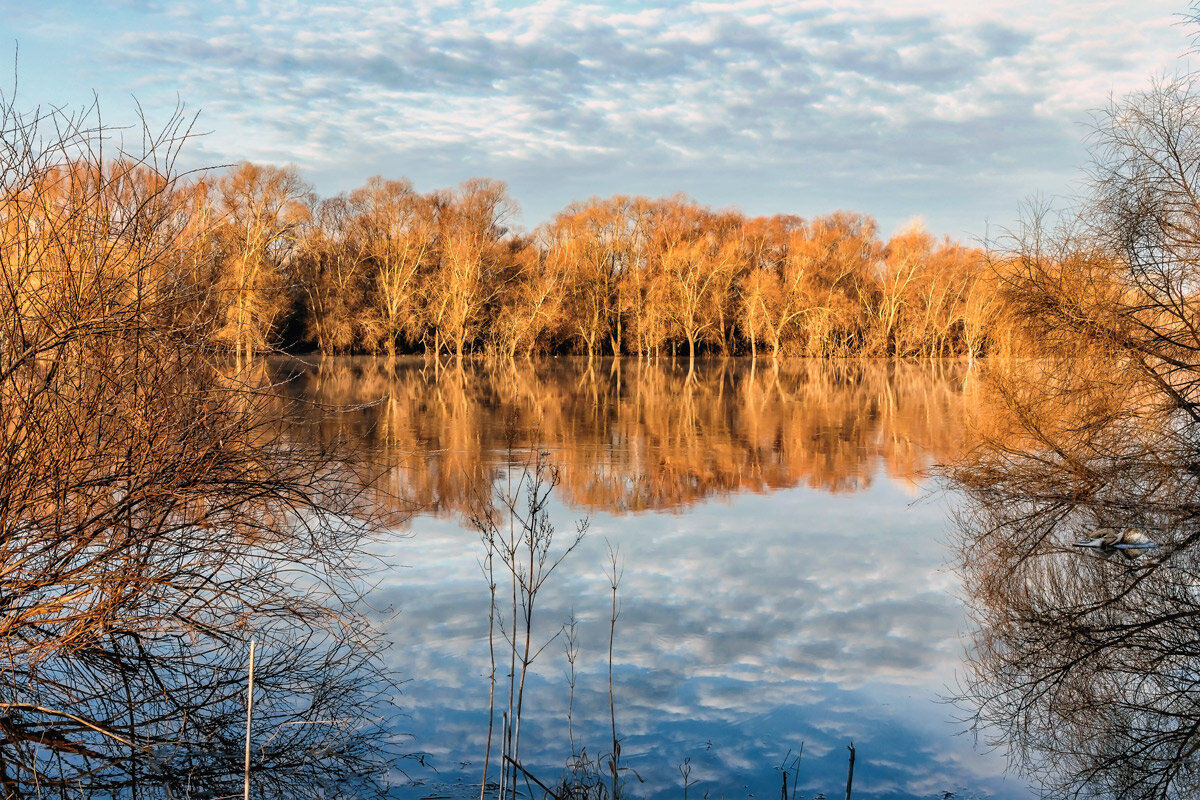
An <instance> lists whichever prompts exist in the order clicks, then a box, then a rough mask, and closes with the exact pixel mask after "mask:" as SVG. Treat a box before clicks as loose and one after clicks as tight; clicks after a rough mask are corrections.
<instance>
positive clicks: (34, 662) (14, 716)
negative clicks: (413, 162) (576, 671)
mask: <svg viewBox="0 0 1200 800" xmlns="http://www.w3.org/2000/svg"><path fill="white" fill-rule="evenodd" d="M97 119H98V115H97V114H94V113H93V114H83V115H81V116H79V117H76V118H67V117H64V116H62V115H60V114H57V113H51V114H49V115H46V116H43V115H40V114H36V113H35V114H28V115H25V114H21V113H19V112H18V111H16V110H14V108H13V107H12V106H11V104H9V103H7V102H4V103H0V132H2V134H3V149H2V150H0V642H2V643H3V676H4V677H3V679H2V680H0V789H2V794H3V796H4V797H6V798H9V797H13V798H15V797H22V796H42V793H43V792H46V793H53V794H60V793H61V794H62V796H67V795H70V796H79V797H85V796H94V795H102V796H114V795H116V794H117V793H118V792H122V791H129V792H131V794H132V796H134V797H137V796H139V795H143V794H144V795H147V796H166V797H173V796H190V793H191V792H192V791H193V789H200V790H203V791H204V792H206V793H212V794H213V795H220V794H223V795H233V794H234V793H235V792H239V790H240V787H241V785H242V779H243V774H242V773H243V764H242V748H243V742H244V737H245V736H246V730H245V725H246V722H245V721H246V710H245V709H246V705H245V704H246V654H247V649H248V648H247V645H248V644H249V642H250V640H251V639H255V640H257V642H258V652H259V654H260V655H259V659H258V665H257V668H256V688H255V695H256V697H255V706H256V708H255V718H254V728H253V730H252V731H251V739H252V741H253V742H254V743H255V744H256V745H257V746H256V748H255V752H254V758H253V759H252V763H251V766H250V770H251V779H252V781H253V783H254V784H255V786H256V796H264V797H269V796H287V795H289V794H292V793H294V792H295V791H306V790H307V789H308V788H310V787H311V786H312V785H313V784H314V782H322V783H325V782H328V784H329V786H330V792H331V796H334V795H338V794H339V792H340V791H343V790H344V791H346V792H347V793H354V792H357V791H360V790H361V791H365V792H368V793H369V792H371V791H373V790H377V789H379V788H380V787H379V785H378V777H379V774H380V773H379V770H380V767H381V762H380V761H379V759H378V758H377V756H378V753H379V751H378V750H377V749H376V742H375V741H374V740H373V734H374V733H376V731H374V730H373V728H374V726H373V725H372V724H371V723H370V722H369V719H368V718H367V717H365V715H367V714H369V712H370V709H371V708H372V707H373V706H374V704H375V702H376V699H377V697H376V693H377V692H378V691H379V690H386V689H387V688H388V684H387V682H386V681H382V680H381V678H380V675H379V673H378V671H377V670H376V669H375V667H374V664H375V659H376V657H377V655H376V653H375V651H374V646H375V643H374V636H373V634H372V632H371V630H370V628H369V626H368V625H367V624H366V621H365V618H364V617H362V616H361V615H360V614H359V612H357V611H355V610H354V607H353V605H352V601H353V600H354V597H355V596H354V594H353V587H354V585H355V580H356V570H357V569H358V568H359V567H360V566H361V565H362V562H361V559H360V558H359V555H360V553H359V549H358V548H359V543H360V542H361V541H362V537H363V536H364V535H365V534H366V533H368V532H369V526H368V524H367V520H366V517H365V516H362V515H360V513H359V512H360V511H361V508H360V507H359V506H358V505H357V503H356V499H357V497H358V494H359V491H360V488H361V484H360V483H359V482H358V481H357V480H356V478H355V474H354V472H353V471H351V470H350V469H349V466H348V465H347V464H345V463H342V462H339V461H336V460H334V459H332V458H331V457H330V456H329V455H328V454H327V453H323V452H321V451H319V450H317V449H315V448H310V447H308V446H306V445H303V444H300V443H297V442H295V441H292V440H289V439H286V438H285V437H284V435H283V431H282V428H281V426H280V424H279V412H280V409H281V405H280V404H281V399H280V398H278V397H276V396H273V395H272V394H271V393H269V392H267V391H264V390H263V389H262V386H263V383H262V381H261V378H260V377H258V376H256V375H255V374H254V373H250V372H244V371H237V370H230V369H229V368H228V365H226V364H224V363H222V360H223V359H222V360H218V359H217V358H216V357H215V356H214V353H217V352H219V351H220V350H221V349H222V348H223V346H224V344H225V343H227V342H228V343H230V345H231V346H232V348H233V349H234V350H235V351H236V352H237V353H238V354H239V355H241V356H244V355H245V354H246V353H248V352H252V351H253V350H255V349H256V348H258V347H259V346H260V345H261V344H262V343H263V342H264V341H266V340H267V339H268V338H269V336H270V331H271V328H272V324H273V323H274V320H275V319H276V318H277V316H278V314H279V313H280V312H279V309H280V308H281V305H280V301H279V300H278V298H279V297H280V295H281V291H282V289H283V288H284V287H285V285H286V282H285V279H284V278H283V277H282V275H283V272H282V271H283V270H284V269H286V268H287V266H288V263H289V262H288V257H289V252H285V246H286V243H287V240H288V237H289V236H290V235H291V231H292V230H293V226H294V224H295V220H297V219H299V218H300V214H301V212H302V210H303V208H302V206H300V205H297V204H296V202H295V199H296V193H297V190H298V186H299V184H298V183H297V182H296V180H295V177H294V174H293V173H291V172H288V171H273V170H263V169H260V168H253V167H248V166H243V167H239V168H238V169H236V170H235V171H234V172H232V173H231V174H230V175H229V176H228V177H227V178H226V179H223V180H221V181H218V182H217V183H216V184H215V185H213V186H209V185H207V184H204V183H199V182H188V181H185V180H180V179H179V178H178V176H176V175H175V173H174V172H173V168H172V162H173V160H174V157H175V155H176V152H177V150H178V148H179V146H180V145H181V143H182V142H183V141H185V140H186V138H187V133H186V125H185V123H186V120H183V119H181V118H179V117H176V118H175V119H174V120H173V121H172V124H171V125H170V126H169V127H168V128H167V129H165V130H164V131H163V132H162V133H161V134H159V135H158V136H157V137H155V136H151V135H150V134H149V132H147V133H146V136H147V138H146V139H144V140H143V146H144V149H139V150H138V151H136V152H133V153H128V152H124V151H120V150H118V149H116V148H117V147H118V145H117V144H116V143H114V141H113V136H114V134H115V132H114V131H111V130H105V129H102V128H100V127H99V125H98V122H95V120H97ZM106 149H108V150H109V152H105V150H106ZM210 203H215V205H211V204H210ZM202 253H208V254H211V255H212V257H211V258H209V257H207V256H206V257H201V256H200V255H199V254H202ZM267 773H270V775H271V778H270V780H269V781H268V780H266V779H265V778H264V777H263V776H264V775H266V774H267ZM299 787H304V790H301V789H299Z"/></svg>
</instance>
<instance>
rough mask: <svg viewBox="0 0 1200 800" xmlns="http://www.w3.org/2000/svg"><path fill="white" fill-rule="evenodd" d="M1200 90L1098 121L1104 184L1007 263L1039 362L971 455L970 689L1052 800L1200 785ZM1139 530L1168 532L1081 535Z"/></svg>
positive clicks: (1008, 299)
mask: <svg viewBox="0 0 1200 800" xmlns="http://www.w3.org/2000/svg"><path fill="white" fill-rule="evenodd" d="M1197 108H1200V85H1198V84H1197V80H1196V78H1195V77H1188V78H1184V79H1181V80H1179V81H1175V82H1168V83H1163V84H1160V85H1157V86H1155V87H1154V88H1153V89H1152V90H1150V91H1148V92H1145V93H1142V94H1139V95H1134V96H1132V97H1130V98H1127V99H1126V100H1124V101H1121V102H1118V103H1115V104H1114V105H1113V106H1112V107H1111V108H1110V109H1108V111H1107V113H1106V114H1104V115H1103V116H1102V117H1101V119H1100V124H1099V125H1098V128H1097V132H1096V138H1095V140H1094V144H1095V151H1094V155H1095V160H1094V163H1093V165H1092V174H1093V180H1094V182H1093V186H1092V190H1093V193H1092V196H1091V197H1090V198H1088V200H1087V201H1086V202H1085V203H1084V204H1083V205H1082V206H1081V207H1080V208H1079V209H1078V211H1077V213H1075V214H1073V215H1071V216H1068V217H1064V218H1062V219H1061V220H1059V221H1058V222H1057V224H1054V222H1053V221H1052V220H1051V218H1050V217H1049V215H1048V214H1046V213H1045V212H1044V211H1042V210H1035V213H1034V214H1033V216H1032V217H1031V218H1030V220H1029V221H1028V222H1027V224H1026V225H1025V226H1024V227H1023V228H1022V229H1021V230H1019V231H1018V232H1017V234H1016V235H1015V237H1014V238H1013V240H1012V241H1011V243H1010V245H1011V246H1010V248H1009V253H1008V254H1007V258H1006V259H1005V260H1004V262H1003V268H1004V271H1005V274H1006V275H1007V276H1008V284H1007V289H1006V291H1005V293H1004V295H1003V297H1002V299H1003V301H1004V302H1005V303H1006V305H1007V307H1008V308H1009V309H1010V312H1011V313H1013V314H1014V315H1015V317H1016V319H1017V321H1018V323H1019V324H1020V325H1022V326H1024V327H1026V328H1027V329H1028V330H1029V331H1030V332H1031V333H1032V334H1033V336H1032V339H1033V341H1036V342H1038V345H1039V354H1040V356H1041V357H1040V358H1039V359H1037V360H1031V361H1025V362H1016V363H1011V364H1002V363H1000V362H997V363H992V364H989V368H988V372H989V373H990V377H989V381H990V386H991V387H992V389H993V396H994V398H995V403H994V404H993V406H992V409H991V413H989V414H987V415H986V417H985V418H984V419H985V422H986V425H984V426H982V429H983V431H984V432H985V433H986V434H987V436H986V439H985V440H984V443H983V444H982V445H981V446H980V447H979V448H978V449H976V450H974V451H973V452H972V454H971V457H970V458H969V459H967V460H966V461H964V462H963V463H962V464H960V465H959V467H958V468H957V469H956V470H955V471H954V477H955V478H956V479H957V482H958V485H959V487H960V488H961V489H962V490H963V491H964V492H965V495H966V498H967V504H966V506H965V507H964V509H963V513H962V517H961V526H960V527H961V536H962V564H961V570H962V573H963V575H964V579H965V582H966V586H967V589H968V592H969V597H970V600H971V604H972V607H973V612H974V615H975V618H976V621H977V623H978V625H979V630H978V632H977V634H976V636H975V638H974V643H973V644H974V646H973V648H972V650H971V664H970V666H969V670H970V671H969V672H968V674H967V676H966V680H965V682H964V685H963V687H962V694H961V697H960V702H961V703H962V704H963V705H964V707H966V708H967V709H968V711H969V713H970V715H971V720H972V721H973V722H974V724H975V725H976V728H977V730H978V731H979V732H981V733H982V734H983V735H984V736H986V737H988V738H989V739H993V740H994V741H996V742H997V743H1000V744H1002V745H1004V746H1006V747H1007V748H1009V752H1010V753H1011V754H1012V757H1013V760H1014V763H1015V764H1016V765H1017V766H1018V767H1020V768H1021V769H1022V770H1023V771H1024V772H1025V773H1026V774H1028V775H1030V776H1032V777H1034V778H1035V779H1037V780H1038V781H1039V782H1040V783H1042V784H1043V786H1044V787H1045V789H1046V793H1047V794H1048V795H1050V796H1055V797H1112V798H1156V799H1158V798H1163V799H1165V798H1183V797H1194V796H1195V795H1196V793H1197V791H1198V790H1200V768H1198V767H1200V764H1198V762H1197V753H1198V752H1200V712H1198V709H1200V702H1198V701H1200V695H1198V693H1197V682H1196V677H1197V675H1200V646H1198V642H1200V636H1198V631H1200V626H1198V623H1200V595H1198V593H1197V591H1196V587H1197V586H1198V585H1200V528H1198V527H1197V520H1198V519H1200V481H1198V478H1200V446H1198V442H1200V362H1198V361H1197V357H1196V356H1197V354H1198V353H1200V327H1198V325H1197V320H1198V319H1200V313H1198V312H1200V303H1198V301H1200V297H1198V295H1197V291H1198V289H1200V260H1198V259H1197V254H1198V253H1200V225H1198V224H1197V221H1198V220H1200V201H1198V200H1197V198H1198V197H1200V194H1198V192H1200V135H1198V134H1200V124H1198V121H1197V117H1196V109H1197ZM1131 529H1133V530H1137V531H1138V532H1139V534H1138V535H1140V536H1146V537H1148V538H1149V539H1151V540H1153V541H1156V542H1157V543H1158V547H1157V548H1154V549H1152V550H1149V551H1145V552H1143V553H1141V554H1140V555H1137V556H1134V555H1133V554H1132V553H1130V554H1128V555H1126V554H1125V553H1123V552H1121V551H1116V550H1111V549H1110V550H1108V551H1106V552H1101V553H1100V555H1102V556H1106V557H1101V558H1097V557H1094V554H1093V551H1083V550H1081V549H1079V548H1074V547H1072V546H1071V545H1072V544H1073V543H1075V542H1077V541H1080V540H1088V539H1093V538H1094V537H1097V536H1105V535H1109V533H1110V532H1114V531H1115V532H1117V533H1121V532H1124V531H1127V530H1131Z"/></svg>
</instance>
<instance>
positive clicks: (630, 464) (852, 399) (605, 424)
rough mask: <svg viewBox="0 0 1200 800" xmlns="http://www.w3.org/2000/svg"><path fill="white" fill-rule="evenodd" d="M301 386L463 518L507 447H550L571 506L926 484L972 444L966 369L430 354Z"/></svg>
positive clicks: (352, 362) (402, 475) (421, 492)
mask: <svg viewBox="0 0 1200 800" xmlns="http://www.w3.org/2000/svg"><path fill="white" fill-rule="evenodd" d="M278 369H279V371H280V373H281V374H291V375H293V376H294V379H293V381H292V384H291V391H293V392H295V393H297V394H299V395H302V396H306V397H309V398H315V399H317V400H319V401H320V402H322V403H325V404H329V405H340V406H346V407H357V408H358V411H357V412H355V413H343V414H339V415H333V416H329V415H327V414H319V415H316V416H315V417H314V421H313V426H314V435H318V436H322V437H326V438H331V437H335V436H339V435H344V434H346V433H353V434H354V435H357V436H360V437H362V438H363V439H364V440H365V441H366V442H367V443H368V444H369V446H371V447H373V448H376V449H377V450H378V451H380V452H381V453H382V454H383V456H384V460H385V461H386V462H388V463H394V464H399V465H401V466H400V468H399V469H397V470H395V472H394V474H393V482H392V485H391V489H392V491H393V492H394V493H395V495H396V496H397V497H399V498H403V499H404V501H405V502H406V503H407V504H408V505H410V506H411V507H415V508H420V509H426V510H431V509H432V510H440V511H448V512H453V511H463V510H465V509H466V508H467V507H468V505H469V503H470V502H471V500H472V498H477V497H479V496H481V495H484V496H485V495H486V494H487V492H488V490H489V488H488V487H489V486H490V483H491V480H492V473H491V471H490V469H491V467H492V466H493V465H494V463H495V462H496V460H497V453H501V452H503V451H504V450H506V449H508V448H509V447H511V448H513V449H515V450H524V449H527V448H529V447H530V446H531V445H535V444H536V445H537V446H540V447H544V448H548V449H550V450H552V451H553V452H554V460H555V462H556V463H557V464H558V465H559V467H560V468H561V470H562V476H563V485H562V487H561V491H562V494H563V496H564V498H565V500H566V501H567V502H568V503H569V504H570V505H571V506H573V507H576V508H583V509H589V510H596V511H605V512H617V513H620V512H627V511H642V510H647V509H682V508H684V507H686V506H689V505H692V504H694V503H696V502H699V501H701V500H704V499H706V498H709V497H713V496H723V497H728V496H730V495H733V494H737V493H741V492H769V491H773V490H776V489H781V488H786V487H795V486H808V487H811V488H814V489H821V490H823V491H826V492H833V493H847V492H861V491H865V490H867V489H868V488H869V487H870V486H871V484H872V482H873V481H874V480H875V479H876V478H877V477H878V475H879V474H880V473H881V472H882V473H883V474H884V475H886V476H888V477H889V478H892V479H895V480H900V481H904V482H908V483H910V484H912V485H914V487H915V485H916V482H917V481H918V480H919V478H920V477H921V476H922V474H923V473H924V470H925V469H926V468H927V467H928V465H929V464H930V463H931V461H939V462H940V461H943V460H945V459H947V458H949V457H951V456H952V455H953V454H954V453H955V452H957V450H958V448H960V447H961V445H962V441H963V427H962V422H963V420H964V418H965V409H966V404H967V402H968V398H969V394H967V393H964V382H965V381H967V380H969V377H968V373H967V370H966V368H965V366H964V365H963V364H962V363H959V362H940V363H938V364H936V365H935V366H933V367H930V366H928V365H924V364H922V365H917V364H907V363H897V362H887V361H844V362H821V361H809V360H795V361H792V362H788V363H787V364H786V365H785V366H783V367H782V368H780V369H779V370H772V369H770V368H767V369H762V368H758V369H756V368H754V367H753V365H750V364H748V363H747V362H745V361H744V360H726V361H718V362H712V363H709V364H707V365H702V366H701V367H699V368H698V371H697V374H695V375H692V376H691V377H690V378H689V376H688V373H687V371H686V370H681V369H678V368H675V367H673V366H670V365H665V366H664V365H653V364H650V363H644V362H636V361H629V360H625V361H624V362H623V363H622V362H620V361H607V362H604V363H603V364H602V365H601V366H594V367H592V368H587V367H586V365H585V364H584V363H583V362H577V361H571V360H566V359H563V360H554V361H549V362H536V363H534V362H521V363H517V364H512V363H509V364H507V365H505V366H503V367H501V368H496V369H492V368H489V367H486V366H482V365H467V366H466V367H465V368H464V369H461V370H457V369H441V370H438V369H435V368H434V367H433V366H429V365H426V364H425V363H424V362H423V361H419V360H408V361H400V362H396V363H390V364H389V363H388V362H386V361H384V360H381V359H369V358H362V359H352V358H339V359H325V360H322V361H319V362H317V363H316V364H313V365H309V364H304V363H303V362H294V361H289V362H284V363H281V364H279V365H278Z"/></svg>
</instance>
